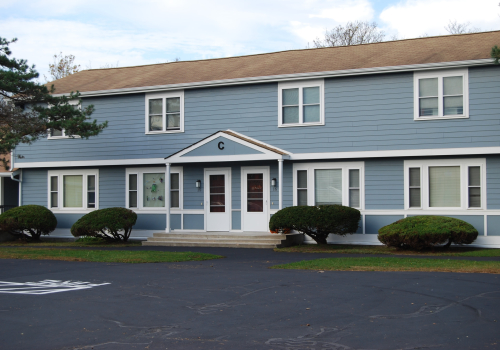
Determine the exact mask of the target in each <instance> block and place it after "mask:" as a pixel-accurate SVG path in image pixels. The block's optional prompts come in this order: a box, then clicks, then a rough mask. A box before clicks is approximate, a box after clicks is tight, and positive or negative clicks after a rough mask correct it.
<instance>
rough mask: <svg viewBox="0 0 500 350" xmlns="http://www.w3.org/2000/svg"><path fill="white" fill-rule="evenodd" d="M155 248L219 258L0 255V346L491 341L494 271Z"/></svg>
mask: <svg viewBox="0 0 500 350" xmlns="http://www.w3.org/2000/svg"><path fill="white" fill-rule="evenodd" d="M151 248H152V247H148V249H151ZM126 249H130V248H126ZM133 249H143V248H142V247H137V248H133ZM155 249H159V250H169V251H186V250H191V251H200V252H201V251H203V252H211V253H214V254H220V255H224V256H226V258H225V259H220V260H211V261H204V262H184V263H162V264H137V265H133V264H104V263H79V262H64V261H36V260H0V281H1V282H9V283H0V322H1V324H2V327H0V339H1V342H0V349H92V348H93V349H96V350H102V349H104V350H111V349H120V350H121V349H124V350H128V349H269V350H271V349H275V350H280V349H283V350H284V349H297V350H298V349H343V350H344V349H365V350H366V349H381V350H382V349H384V350H385V349H426V348H432V349H433V348H437V349H472V348H474V349H497V348H500V332H498V330H499V322H500V317H499V315H500V276H498V275H489V274H452V273H422V272H324V273H319V272H317V271H293V270H271V269H268V268H267V267H269V266H272V265H275V264H279V263H284V262H291V261H299V260H304V259H314V258H320V257H324V256H329V257H335V256H339V255H334V254H300V253H296V254H295V253H294V254H290V253H277V252H274V251H272V250H259V249H230V248H229V249H228V248H226V249H223V248H191V249H190V248H168V247H157V248H155ZM343 256H345V255H343ZM489 259H491V258H489ZM42 281H43V282H42ZM68 281H71V282H68ZM26 282H34V283H31V284H27V283H26ZM40 282H42V283H40ZM62 282H66V283H62ZM75 282H79V283H75ZM13 283H15V284H13ZM13 292H16V294H12V293H13Z"/></svg>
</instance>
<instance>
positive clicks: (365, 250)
mask: <svg viewBox="0 0 500 350" xmlns="http://www.w3.org/2000/svg"><path fill="white" fill-rule="evenodd" d="M274 250H275V251H277V252H289V253H337V254H384V255H428V256H485V257H494V256H500V249H491V248H490V249H487V248H471V247H451V248H450V249H448V250H443V249H440V248H436V249H434V250H425V251H414V250H398V249H396V248H388V247H386V246H363V245H342V244H328V245H317V244H304V245H298V246H293V247H286V248H276V249H274Z"/></svg>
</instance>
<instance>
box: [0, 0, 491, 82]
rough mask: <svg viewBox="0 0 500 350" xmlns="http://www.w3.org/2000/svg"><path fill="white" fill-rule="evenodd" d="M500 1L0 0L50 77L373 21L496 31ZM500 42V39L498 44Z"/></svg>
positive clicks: (281, 40) (390, 31)
mask: <svg viewBox="0 0 500 350" xmlns="http://www.w3.org/2000/svg"><path fill="white" fill-rule="evenodd" d="M498 5H499V4H498V0H475V1H470V0H402V1H396V0H392V1H390V0H298V1H296V0H276V1H272V0H267V1H266V0H253V1H237V0H219V1H203V0H175V1H172V0H142V1H136V0H122V1H106V0H100V1H97V0H72V1H68V0H65V1H60V0H44V1H30V0H25V1H13V0H0V36H1V37H5V38H12V37H17V38H18V39H19V41H18V43H16V44H13V45H12V47H11V49H12V51H13V56H14V57H17V58H25V59H28V62H29V63H33V64H35V65H36V67H37V69H38V71H39V72H40V73H41V74H42V76H43V74H47V71H48V64H49V63H50V62H51V61H52V56H53V55H54V54H57V53H59V52H62V53H63V54H65V55H66V54H73V55H75V56H76V63H78V64H80V65H81V68H82V69H86V68H100V67H101V66H103V65H106V64H111V65H114V66H116V65H118V66H131V65H142V64H153V63H163V62H168V61H173V60H175V58H177V57H178V58H180V59H181V60H196V59H206V58H216V57H227V56H236V55H246V54H254V53H263V52H272V51H281V50H289V49H302V48H305V47H306V46H307V44H308V43H312V41H313V40H314V39H315V38H316V37H321V36H322V35H323V33H324V31H325V29H331V28H333V27H335V26H337V25H339V24H345V23H347V22H348V21H356V20H360V21H375V22H377V23H378V25H379V27H380V28H381V29H382V30H383V31H384V32H385V33H386V34H387V37H388V38H390V37H393V36H397V37H398V38H414V37H418V36H422V35H441V34H446V30H445V29H444V27H445V26H446V25H447V24H448V23H449V22H450V21H457V22H459V23H466V22H469V23H470V27H475V28H479V29H482V30H498V29H500V17H499V15H500V7H499V6H498ZM499 44H500V43H499Z"/></svg>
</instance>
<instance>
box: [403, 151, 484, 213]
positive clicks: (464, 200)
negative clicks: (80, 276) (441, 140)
mask: <svg viewBox="0 0 500 350" xmlns="http://www.w3.org/2000/svg"><path fill="white" fill-rule="evenodd" d="M442 166H459V167H460V207H431V206H430V205H429V167H442ZM474 166H478V167H480V171H481V184H480V186H481V206H480V207H474V208H469V167H474ZM410 168H420V205H421V207H420V208H416V207H410ZM404 186H405V191H404V193H405V209H406V210H416V211H421V210H431V211H440V210H441V211H443V210H460V211H462V210H463V211H475V210H484V209H486V203H487V202H486V159H484V158H471V159H420V160H405V161H404Z"/></svg>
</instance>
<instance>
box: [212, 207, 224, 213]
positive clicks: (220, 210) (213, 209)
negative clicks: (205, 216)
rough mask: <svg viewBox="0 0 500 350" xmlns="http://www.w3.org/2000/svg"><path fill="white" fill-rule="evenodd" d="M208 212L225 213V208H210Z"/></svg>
mask: <svg viewBox="0 0 500 350" xmlns="http://www.w3.org/2000/svg"><path fill="white" fill-rule="evenodd" d="M210 212H211V213H224V212H226V207H223V206H222V207H212V206H211V207H210Z"/></svg>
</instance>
